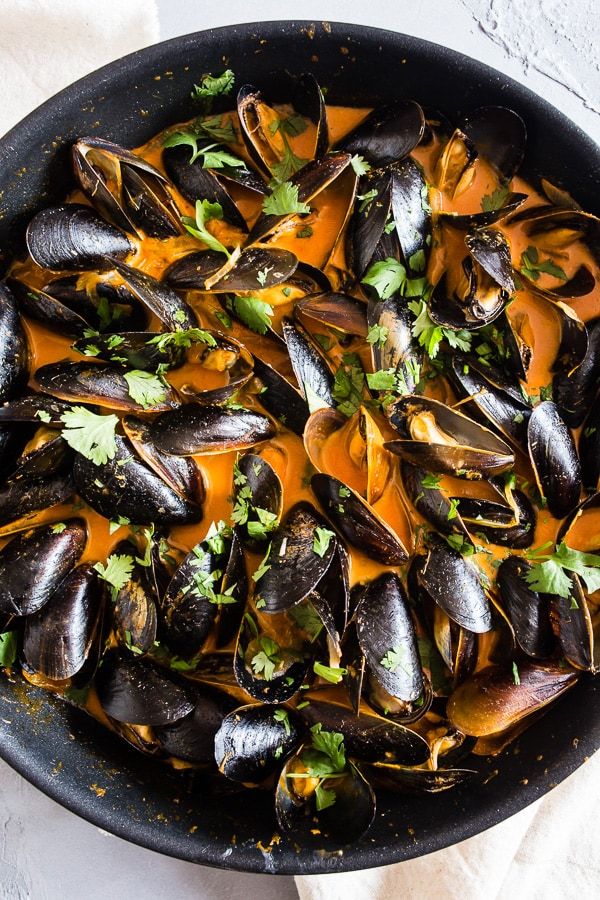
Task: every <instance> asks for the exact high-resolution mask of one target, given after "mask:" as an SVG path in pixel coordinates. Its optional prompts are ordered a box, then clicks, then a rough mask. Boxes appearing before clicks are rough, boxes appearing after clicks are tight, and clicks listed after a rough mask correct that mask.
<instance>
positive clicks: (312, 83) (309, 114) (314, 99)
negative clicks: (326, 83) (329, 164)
mask: <svg viewBox="0 0 600 900" xmlns="http://www.w3.org/2000/svg"><path fill="white" fill-rule="evenodd" d="M292 106H293V107H294V109H295V110H296V112H298V113H300V115H302V116H305V117H306V118H307V119H310V121H311V122H312V124H313V125H314V126H315V127H316V130H317V133H316V138H315V148H314V152H313V156H314V158H315V159H320V157H322V156H324V154H325V153H327V150H328V148H329V127H328V123H327V107H326V105H325V98H324V96H323V91H322V90H321V87H320V85H319V82H318V81H317V79H316V78H315V76H314V75H313V74H312V72H303V73H302V74H301V75H299V76H298V78H297V79H296V80H295V83H294V87H293V92H292Z"/></svg>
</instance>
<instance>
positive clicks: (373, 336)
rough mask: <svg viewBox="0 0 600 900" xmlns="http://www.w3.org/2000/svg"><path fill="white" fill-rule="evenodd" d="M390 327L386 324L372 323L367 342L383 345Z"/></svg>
mask: <svg viewBox="0 0 600 900" xmlns="http://www.w3.org/2000/svg"><path fill="white" fill-rule="evenodd" d="M389 333H390V329H389V328H388V327H387V326H386V325H371V326H370V328H369V331H368V333H367V343H368V344H377V345H378V346H379V347H383V345H384V344H385V342H386V341H387V339H388V335H389Z"/></svg>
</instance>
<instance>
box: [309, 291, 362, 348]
mask: <svg viewBox="0 0 600 900" xmlns="http://www.w3.org/2000/svg"><path fill="white" fill-rule="evenodd" d="M294 316H295V317H298V316H300V318H301V319H308V320H309V321H310V322H311V323H312V324H313V325H314V324H315V323H316V324H318V325H325V326H326V327H327V328H332V329H333V330H334V331H340V332H342V333H343V334H355V335H358V337H363V338H366V336H367V331H368V327H367V317H366V307H365V305H364V303H361V302H360V301H358V300H357V299H356V298H355V297H351V296H350V295H349V294H342V293H338V292H335V291H326V292H324V293H319V294H308V296H307V297H305V298H304V300H300V301H298V302H297V303H296V304H295V305H294Z"/></svg>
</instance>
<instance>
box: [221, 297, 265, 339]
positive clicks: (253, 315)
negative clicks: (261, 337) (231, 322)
mask: <svg viewBox="0 0 600 900" xmlns="http://www.w3.org/2000/svg"><path fill="white" fill-rule="evenodd" d="M231 305H232V307H233V310H234V312H235V313H236V315H237V316H238V317H239V318H240V319H241V320H242V322H243V323H244V325H247V327H248V328H250V329H251V330H252V331H255V332H256V333H257V334H266V333H267V331H269V330H270V328H271V317H272V315H273V307H272V306H271V305H270V304H269V303H266V302H265V301H264V300H261V299H260V297H252V296H250V297H241V296H234V297H232V298H231Z"/></svg>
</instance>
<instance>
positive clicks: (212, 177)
mask: <svg viewBox="0 0 600 900" xmlns="http://www.w3.org/2000/svg"><path fill="white" fill-rule="evenodd" d="M198 144H199V149H200V146H205V147H206V146H208V145H210V146H212V147H214V145H215V142H214V141H213V140H211V139H210V138H207V139H206V141H204V142H201V141H200V140H199V141H198ZM191 153H192V150H191V147H189V146H182V145H179V146H173V147H169V146H167V147H165V149H164V150H163V154H162V158H163V163H164V166H165V170H166V172H167V174H168V175H169V177H170V178H171V179H172V180H173V183H174V184H175V185H176V186H177V188H178V190H179V191H180V193H181V194H183V196H184V197H185V198H186V200H189V202H190V203H195V202H196V200H197V199H198V198H200V197H201V198H202V199H203V200H209V201H210V202H211V203H219V204H220V205H221V208H222V210H223V218H224V219H225V220H226V221H227V222H229V223H230V224H231V225H234V226H235V227H236V228H240V229H241V230H242V231H248V226H247V225H246V220H245V219H244V217H243V216H242V214H241V212H240V211H239V209H238V208H237V206H236V205H235V201H234V200H233V198H232V196H231V194H230V193H229V191H228V190H227V188H226V187H225V185H224V184H222V183H221V180H220V175H221V171H220V170H219V169H210V168H204V158H203V157H199V158H198V159H196V160H194V161H193V162H192V161H191ZM244 168H245V165H244Z"/></svg>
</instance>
